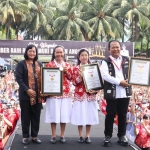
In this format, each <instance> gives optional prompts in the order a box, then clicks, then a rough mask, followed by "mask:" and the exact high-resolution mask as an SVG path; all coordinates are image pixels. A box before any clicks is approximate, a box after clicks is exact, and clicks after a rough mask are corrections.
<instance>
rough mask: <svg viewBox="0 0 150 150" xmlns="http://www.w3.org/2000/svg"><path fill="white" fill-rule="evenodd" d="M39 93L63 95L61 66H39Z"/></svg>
mask: <svg viewBox="0 0 150 150" xmlns="http://www.w3.org/2000/svg"><path fill="white" fill-rule="evenodd" d="M41 94H42V95H54V96H55V95H56V96H57V95H63V70H62V69H61V68H50V67H42V68H41Z"/></svg>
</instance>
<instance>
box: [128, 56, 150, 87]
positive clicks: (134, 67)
mask: <svg viewBox="0 0 150 150" xmlns="http://www.w3.org/2000/svg"><path fill="white" fill-rule="evenodd" d="M129 68H130V69H129V79H128V82H129V84H136V85H145V86H148V85H149V81H150V79H149V78H150V77H149V76H150V59H145V58H136V57H135V58H134V57H132V58H131V59H130V67H129Z"/></svg>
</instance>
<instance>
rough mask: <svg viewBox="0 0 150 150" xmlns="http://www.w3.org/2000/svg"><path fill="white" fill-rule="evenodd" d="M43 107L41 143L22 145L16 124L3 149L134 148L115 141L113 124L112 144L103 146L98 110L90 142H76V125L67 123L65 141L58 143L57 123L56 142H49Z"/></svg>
mask: <svg viewBox="0 0 150 150" xmlns="http://www.w3.org/2000/svg"><path fill="white" fill-rule="evenodd" d="M44 112H45V106H44V109H42V114H41V124H40V131H39V136H38V137H39V138H40V139H41V141H42V143H41V144H35V143H33V142H32V141H31V138H30V142H29V144H28V145H27V146H26V145H23V144H22V143H21V140H22V131H21V125H19V126H18V129H17V130H16V131H15V133H14V136H13V137H12V142H9V143H8V144H7V145H6V147H5V149H7V150H8V149H10V150H23V149H25V150H106V149H108V150H133V149H134V148H133V147H132V145H129V146H128V147H123V146H120V145H119V144H118V142H117V140H118V138H117V131H116V130H117V128H116V126H115V125H114V133H113V138H112V146H111V147H104V146H103V145H102V143H103V140H104V115H103V114H102V113H101V112H99V120H100V123H99V125H95V126H92V129H91V136H90V137H91V141H92V142H91V144H86V143H81V144H80V143H78V142H77V140H78V130H77V126H74V125H71V124H67V126H66V132H65V137H66V140H67V142H66V143H65V144H62V143H60V141H59V134H60V132H59V131H60V128H59V124H58V125H57V142H56V144H51V143H50V138H51V135H50V134H51V129H50V125H49V124H45V123H44ZM84 135H85V127H84Z"/></svg>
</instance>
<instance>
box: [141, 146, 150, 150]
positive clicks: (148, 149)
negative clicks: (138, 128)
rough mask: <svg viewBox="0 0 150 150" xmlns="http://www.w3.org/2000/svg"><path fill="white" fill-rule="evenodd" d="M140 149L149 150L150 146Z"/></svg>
mask: <svg viewBox="0 0 150 150" xmlns="http://www.w3.org/2000/svg"><path fill="white" fill-rule="evenodd" d="M141 149H142V150H150V148H149V147H148V148H141Z"/></svg>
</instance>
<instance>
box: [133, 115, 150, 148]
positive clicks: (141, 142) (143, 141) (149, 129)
mask: <svg viewBox="0 0 150 150" xmlns="http://www.w3.org/2000/svg"><path fill="white" fill-rule="evenodd" d="M133 125H134V133H135V135H136V139H135V143H136V145H137V146H139V147H140V148H141V149H142V150H149V149H150V117H149V116H148V115H146V114H145V115H144V116H143V122H142V123H140V124H136V123H133Z"/></svg>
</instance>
